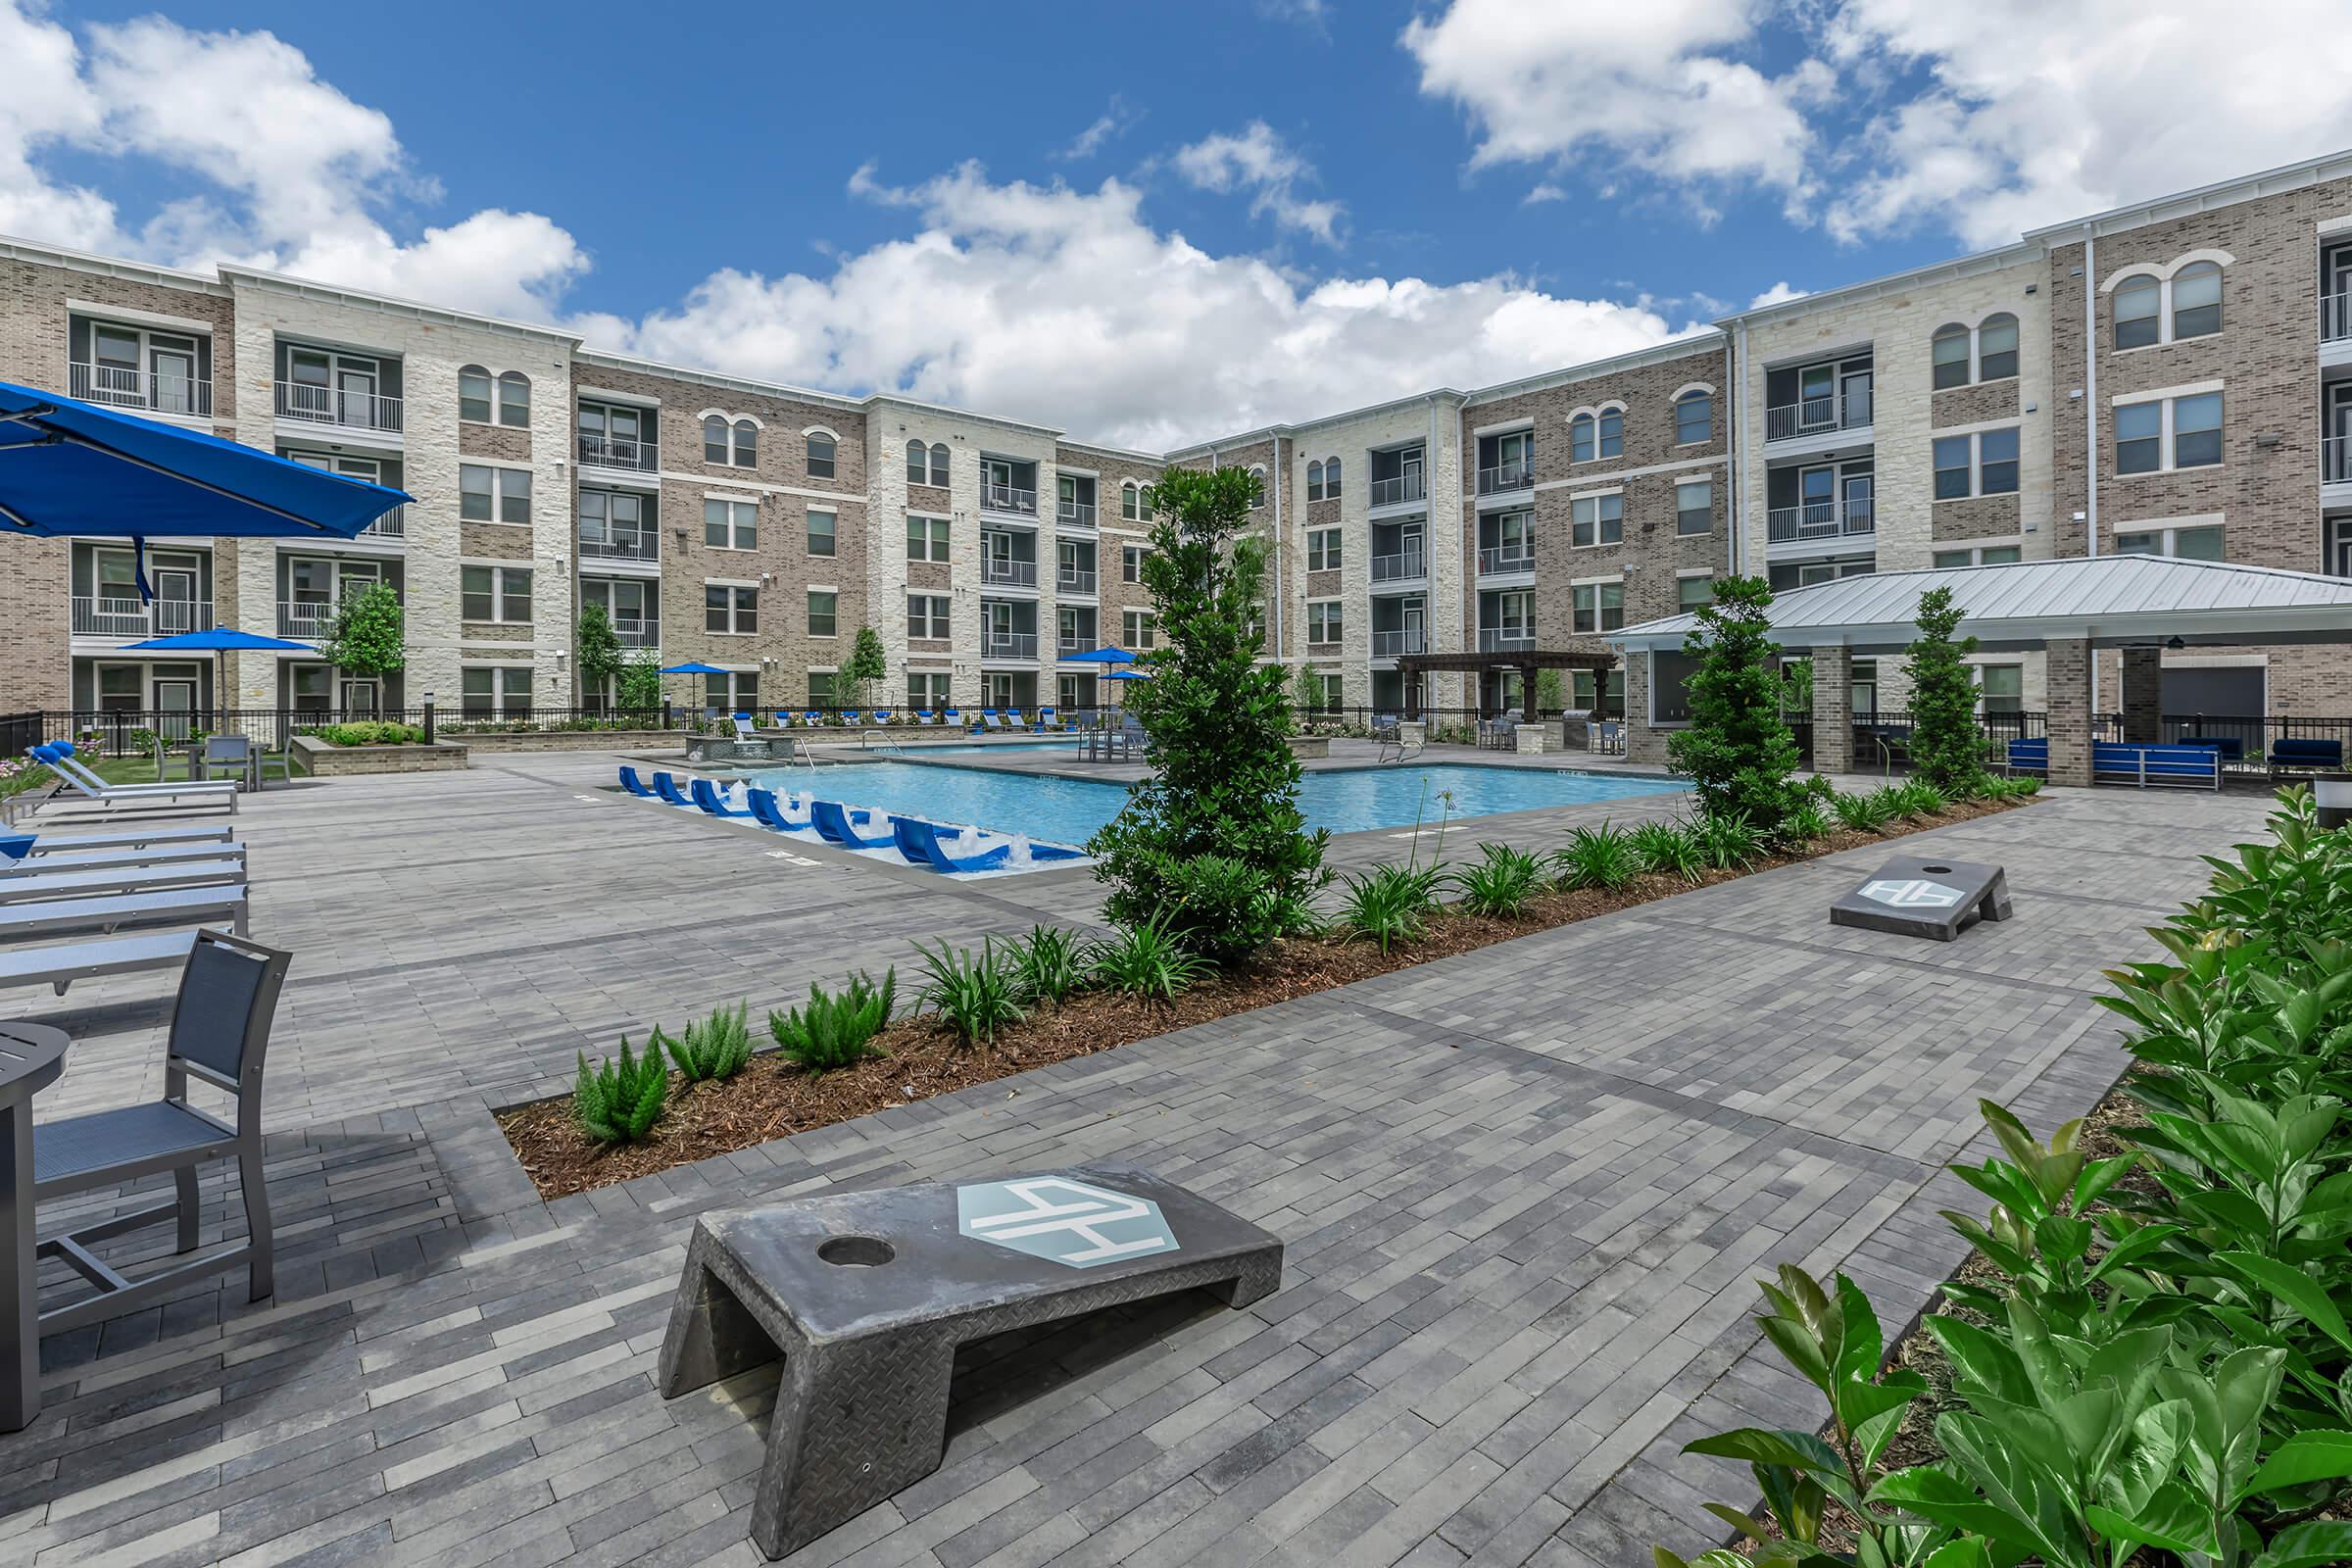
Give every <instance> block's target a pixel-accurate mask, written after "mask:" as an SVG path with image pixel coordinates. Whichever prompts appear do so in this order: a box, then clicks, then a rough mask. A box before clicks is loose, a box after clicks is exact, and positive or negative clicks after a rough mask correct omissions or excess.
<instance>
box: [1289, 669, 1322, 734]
mask: <svg viewBox="0 0 2352 1568" xmlns="http://www.w3.org/2000/svg"><path fill="white" fill-rule="evenodd" d="M1322 706H1323V683H1322V681H1320V680H1318V679H1316V677H1315V672H1314V671H1313V670H1311V669H1309V668H1307V667H1306V666H1305V665H1304V664H1300V665H1299V674H1298V677H1297V678H1296V679H1294V680H1293V681H1292V682H1291V708H1292V710H1293V714H1292V716H1293V717H1294V718H1296V719H1297V720H1298V721H1299V725H1300V727H1302V728H1303V727H1304V725H1305V723H1306V715H1307V714H1309V713H1311V712H1313V711H1315V710H1316V709H1318V708H1321V707H1322Z"/></svg>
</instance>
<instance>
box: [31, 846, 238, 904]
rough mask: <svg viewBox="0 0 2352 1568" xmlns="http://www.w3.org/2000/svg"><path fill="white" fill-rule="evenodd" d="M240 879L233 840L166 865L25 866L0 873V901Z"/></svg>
mask: <svg viewBox="0 0 2352 1568" xmlns="http://www.w3.org/2000/svg"><path fill="white" fill-rule="evenodd" d="M244 880H245V847H244V846H243V845H241V844H240V845H236V846H233V847H232V848H224V849H221V851H220V853H218V854H214V855H211V856H207V857H204V858H199V859H194V860H182V861H178V862H176V863H172V864H166V865H154V864H148V865H116V866H95V867H92V866H80V867H72V868H68V867H60V868H58V869H56V870H48V869H44V868H43V866H42V863H41V862H39V861H35V862H33V865H32V868H31V869H29V870H16V871H11V872H9V873H8V874H7V875H6V876H0V905H17V904H47V903H54V902H56V901H58V900H60V899H110V898H121V897H128V896H132V895H136V894H141V893H162V892H166V891H168V890H170V889H173V888H211V887H220V886H222V885H225V884H234V883H242V882H243V881H244Z"/></svg>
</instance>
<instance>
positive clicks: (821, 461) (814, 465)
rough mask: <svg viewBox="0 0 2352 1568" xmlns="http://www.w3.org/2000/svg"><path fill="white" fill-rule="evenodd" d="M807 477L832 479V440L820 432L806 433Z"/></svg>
mask: <svg viewBox="0 0 2352 1568" xmlns="http://www.w3.org/2000/svg"><path fill="white" fill-rule="evenodd" d="M832 477H833V438H832V437H831V436H829V435H827V434H825V433H824V431H822V430H811V431H809V478H811V479H830V478H832Z"/></svg>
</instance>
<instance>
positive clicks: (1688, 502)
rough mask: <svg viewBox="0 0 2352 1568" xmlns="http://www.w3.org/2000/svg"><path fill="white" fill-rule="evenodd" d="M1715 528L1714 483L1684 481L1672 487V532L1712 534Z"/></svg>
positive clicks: (1698, 480)
mask: <svg viewBox="0 0 2352 1568" xmlns="http://www.w3.org/2000/svg"><path fill="white" fill-rule="evenodd" d="M1714 528H1715V481H1714V480H1712V479H1685V480H1683V481H1682V482H1681V483H1680V484H1677V485H1676V486H1675V487H1674V531H1675V532H1676V533H1678V534H1692V533H1712V532H1713V531H1714Z"/></svg>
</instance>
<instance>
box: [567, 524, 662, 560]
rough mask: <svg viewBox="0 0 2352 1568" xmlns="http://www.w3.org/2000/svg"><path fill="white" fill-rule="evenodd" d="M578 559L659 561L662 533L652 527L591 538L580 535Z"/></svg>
mask: <svg viewBox="0 0 2352 1568" xmlns="http://www.w3.org/2000/svg"><path fill="white" fill-rule="evenodd" d="M580 559H581V560H583V561H659V560H661V559H662V535H661V534H660V533H658V532H657V531H655V530H654V529H652V528H643V529H640V530H638V531H637V532H635V533H613V534H605V535H602V536H599V537H595V538H591V537H590V536H589V535H587V534H586V533H583V534H581V535H580Z"/></svg>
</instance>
